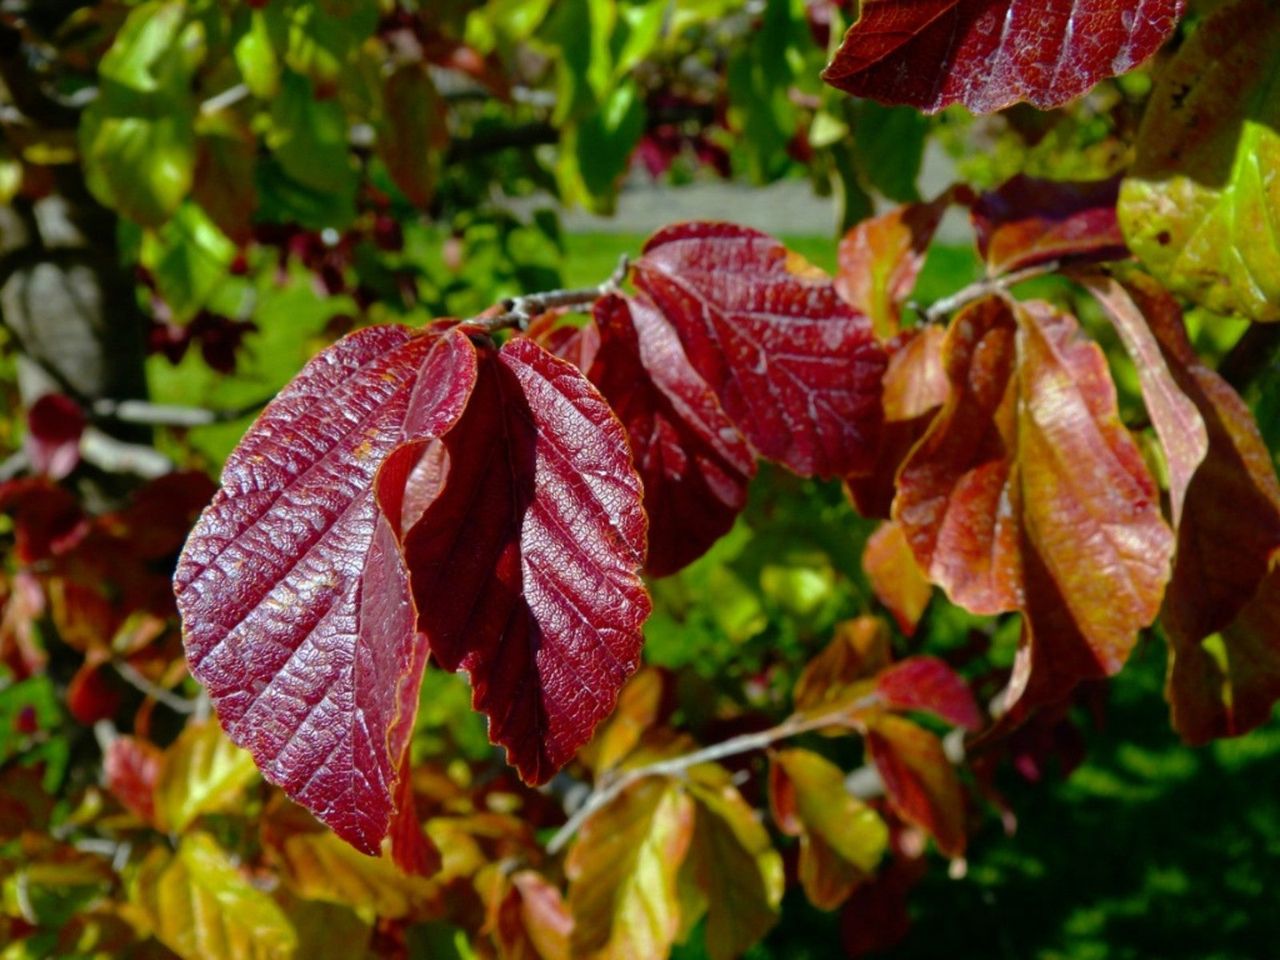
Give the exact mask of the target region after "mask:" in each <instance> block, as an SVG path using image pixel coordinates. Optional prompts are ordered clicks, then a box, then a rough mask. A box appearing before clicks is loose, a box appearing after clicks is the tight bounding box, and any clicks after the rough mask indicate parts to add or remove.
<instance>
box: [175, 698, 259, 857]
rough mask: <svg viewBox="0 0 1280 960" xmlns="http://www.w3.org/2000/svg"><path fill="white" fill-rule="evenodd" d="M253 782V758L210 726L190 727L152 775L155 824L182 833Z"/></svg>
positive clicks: (255, 772)
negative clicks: (154, 790)
mask: <svg viewBox="0 0 1280 960" xmlns="http://www.w3.org/2000/svg"><path fill="white" fill-rule="evenodd" d="M256 776H257V770H256V768H255V767H254V764H253V757H251V756H250V755H249V754H248V753H247V752H245V751H244V750H241V749H240V748H239V747H237V746H236V745H235V744H233V743H232V742H231V741H230V740H228V739H227V738H226V736H225V735H224V734H223V732H222V729H221V728H220V727H219V726H218V724H217V722H216V721H214V720H206V721H205V722H204V723H193V724H190V725H188V726H187V727H186V728H185V729H183V731H182V733H181V734H180V735H179V737H178V739H177V740H175V741H174V742H173V744H172V745H171V746H169V748H168V749H167V750H165V752H164V756H163V758H162V759H161V761H160V767H159V769H158V770H157V771H156V781H155V788H156V793H155V812H156V823H157V825H158V826H159V827H160V829H162V830H167V831H168V832H170V833H181V832H182V831H183V830H185V829H186V828H187V827H188V826H189V825H190V824H191V822H192V821H193V820H195V819H196V817H198V816H200V815H201V814H202V813H208V812H210V811H214V810H223V809H226V808H227V807H228V806H229V805H230V804H232V803H234V802H235V801H236V800H237V799H238V798H239V794H240V792H241V791H242V790H243V789H244V788H245V787H246V786H247V785H248V784H249V783H250V782H252V781H253V779H254V777H256Z"/></svg>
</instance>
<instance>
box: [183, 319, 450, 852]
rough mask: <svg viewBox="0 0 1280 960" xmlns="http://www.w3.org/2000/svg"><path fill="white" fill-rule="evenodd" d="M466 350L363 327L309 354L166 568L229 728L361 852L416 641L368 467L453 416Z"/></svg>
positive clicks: (378, 816)
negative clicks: (171, 568)
mask: <svg viewBox="0 0 1280 960" xmlns="http://www.w3.org/2000/svg"><path fill="white" fill-rule="evenodd" d="M437 345H438V349H433V348H436V347H437ZM474 357H475V354H474V348H473V347H472V346H471V343H470V341H468V340H467V339H466V338H465V337H463V336H461V335H460V334H456V335H446V336H444V337H441V338H439V339H437V338H436V337H434V336H433V335H426V336H422V335H417V336H415V335H413V334H412V333H411V332H410V331H408V330H407V329H405V328H401V327H374V328H370V329H366V330H362V331H360V332H359V333H356V334H353V335H352V336H350V337H348V338H347V339H345V340H343V341H341V342H339V343H338V344H336V345H334V346H333V347H331V348H329V349H328V350H327V351H325V352H324V353H322V354H321V355H320V356H318V357H317V358H316V359H314V360H312V361H311V363H309V364H308V365H307V367H306V368H305V369H304V370H303V371H302V373H301V374H300V375H299V376H298V378H297V379H295V380H294V381H293V383H292V384H291V385H290V386H289V387H287V388H286V389H285V390H284V391H283V392H282V393H281V394H280V395H279V396H278V397H277V398H276V399H275V400H274V401H273V402H272V403H271V404H270V405H269V406H268V407H267V409H266V410H265V411H264V412H263V414H262V416H261V417H259V419H258V421H257V423H255V424H254V426H253V427H252V428H251V429H250V430H249V432H248V433H247V434H246V435H245V438H244V439H243V440H242V441H241V443H240V445H239V446H238V447H237V448H236V450H235V452H234V453H233V454H232V455H231V457H230V458H228V460H227V464H226V467H225V469H224V471H223V475H222V489H221V490H220V491H219V493H218V495H217V496H216V497H215V499H214V502H213V504H212V505H211V506H210V507H209V508H208V509H207V510H206V511H205V513H204V515H203V516H202V517H201V519H200V522H199V523H198V524H197V525H196V529H195V531H194V532H193V533H192V535H191V538H190V539H189V540H188V541H187V546H186V548H185V550H184V551H183V555H182V558H181V560H180V562H179V564H178V570H177V574H176V576H175V587H176V591H177V597H178V606H179V609H180V610H181V611H182V615H183V627H184V633H185V641H186V649H187V657H188V662H189V664H190V666H191V670H192V673H193V674H194V675H195V676H196V677H197V679H199V680H200V681H201V682H202V683H204V684H205V686H206V687H207V688H208V690H209V693H210V695H211V696H212V698H213V702H214V706H215V708H216V709H217V712H218V718H219V720H220V721H221V722H222V725H223V727H224V729H226V731H227V733H228V735H229V736H230V737H231V740H232V741H233V742H234V743H237V744H239V745H240V746H243V747H245V748H246V749H248V750H249V752H250V753H252V754H253V756H254V760H255V761H256V762H257V764H258V766H259V768H260V769H261V770H262V772H263V775H264V776H265V777H266V778H267V779H268V780H270V781H272V782H273V783H278V784H280V785H281V786H283V787H284V788H285V791H286V793H288V794H289V795H290V796H291V797H292V798H293V799H295V800H297V801H298V802H299V803H302V804H303V805H304V806H306V807H308V809H310V810H312V811H313V812H314V813H315V814H316V815H317V816H318V817H320V818H321V819H322V820H323V821H324V822H325V823H327V824H329V825H330V826H331V827H333V828H334V829H335V830H336V831H337V832H338V833H339V834H340V835H341V836H342V837H344V838H345V839H347V840H348V841H349V842H351V843H352V844H354V845H355V846H357V847H358V848H359V849H361V850H363V851H364V852H366V853H370V854H372V853H376V852H377V850H378V847H379V843H380V841H381V839H382V837H383V836H384V835H385V834H386V832H387V828H388V825H389V823H390V819H391V815H392V812H393V809H394V805H393V798H392V790H393V787H394V785H395V782H396V778H397V775H398V771H399V763H400V758H401V753H402V751H403V749H404V744H405V743H406V742H407V738H408V733H409V731H410V730H411V729H412V725H413V712H412V707H414V706H416V704H417V689H418V684H419V683H420V682H421V671H422V665H423V662H424V658H425V656H426V651H425V649H424V648H423V647H422V644H421V643H419V642H417V638H416V634H415V629H414V623H413V613H414V611H413V604H412V601H411V598H410V594H409V585H408V576H407V573H406V572H405V569H404V566H403V562H402V560H401V556H400V550H399V547H398V545H397V544H396V541H395V534H394V531H393V530H392V528H391V526H390V524H389V523H388V522H387V520H386V519H385V518H384V517H381V516H380V515H379V513H378V511H377V508H376V505H375V503H374V492H373V482H374V477H375V474H376V472H377V470H378V469H379V467H380V466H381V465H382V461H383V459H384V458H385V457H386V456H387V454H388V453H390V451H391V450H392V449H394V448H395V447H396V446H398V445H399V444H400V443H402V442H403V441H404V440H405V439H407V438H423V437H432V436H438V435H439V434H441V433H443V432H444V431H445V430H446V429H447V428H448V427H450V426H451V425H452V424H453V423H454V422H455V421H456V420H457V418H458V416H459V415H460V413H461V408H462V405H463V404H464V403H465V402H466V399H467V396H468V394H469V391H470V385H471V383H472V382H473V381H474V378H475V369H476V368H475V359H474ZM406 704H409V705H411V706H410V708H409V709H406Z"/></svg>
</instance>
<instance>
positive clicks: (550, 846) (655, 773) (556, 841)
mask: <svg viewBox="0 0 1280 960" xmlns="http://www.w3.org/2000/svg"><path fill="white" fill-rule="evenodd" d="M879 702H880V697H879V695H878V694H874V693H873V694H869V695H868V696H865V697H862V698H861V699H859V700H855V701H854V702H853V703H847V704H844V705H843V706H842V707H840V709H839V710H835V711H832V712H831V713H824V714H823V715H822V716H819V717H803V716H800V715H799V714H796V715H793V716H790V717H788V718H787V719H786V720H784V721H782V723H780V724H778V725H777V726H775V727H770V728H769V729H768V730H761V731H759V732H757V733H744V734H742V735H741V736H737V737H730V738H729V739H728V740H723V741H721V742H720V743H714V744H712V745H711V746H709V747H703V748H702V749H701V750H694V751H693V752H692V753H686V754H683V755H681V756H678V757H671V758H669V759H667V760H659V761H657V762H656V763H650V764H646V765H645V766H643V767H636V768H634V769H632V770H626V771H623V772H622V773H620V774H619V775H617V776H616V777H611V778H609V779H604V780H602V781H601V782H600V783H598V784H597V785H596V788H595V790H593V791H592V792H591V795H590V796H588V797H587V801H586V802H585V803H584V804H583V805H582V806H581V807H579V808H578V809H577V810H576V811H574V813H573V815H572V816H571V817H569V819H568V820H567V821H565V824H564V826H562V827H561V828H560V829H559V830H557V831H556V834H555V836H553V837H552V838H551V840H550V841H549V842H548V843H547V853H549V854H551V855H553V856H554V855H555V854H557V853H559V852H560V850H562V849H563V848H564V846H565V844H567V843H568V842H569V840H570V839H572V838H573V835H574V834H576V833H577V832H578V830H579V829H580V828H581V827H582V824H583V823H585V822H586V821H587V819H588V818H589V817H590V816H591V815H592V814H593V813H595V812H596V811H597V810H599V809H601V808H602V807H606V806H608V805H609V804H610V803H612V802H613V800H614V799H615V798H616V797H617V796H618V795H619V794H620V793H622V792H623V791H624V790H626V789H627V788H628V787H630V786H631V785H632V784H634V783H638V782H639V781H641V780H644V779H646V778H648V777H674V776H679V775H680V774H682V773H684V772H685V771H686V770H689V769H690V768H691V767H696V766H698V765H699V764H703V763H711V762H712V761H714V760H723V759H724V758H726V757H735V756H738V755H739V754H742V753H751V752H752V751H755V750H763V749H764V748H765V747H768V746H770V745H771V744H774V743H776V742H778V741H779V740H786V739H789V738H790V737H795V736H798V735H800V734H802V733H808V732H810V731H812V730H821V729H822V728H824V727H834V726H841V725H848V723H849V716H850V714H853V713H856V712H858V711H859V710H863V709H865V708H867V707H871V706H874V705H875V704H877V703H879Z"/></svg>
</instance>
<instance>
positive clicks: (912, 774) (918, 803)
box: [866, 714, 967, 857]
mask: <svg viewBox="0 0 1280 960" xmlns="http://www.w3.org/2000/svg"><path fill="white" fill-rule="evenodd" d="M866 742H867V752H868V753H869V754H870V756H871V759H872V761H873V762H874V763H875V765H876V770H878V771H879V773H880V779H881V780H883V781H884V789H885V795H886V796H887V797H888V798H889V803H890V805H891V806H892V807H893V809H894V811H895V812H896V813H897V814H898V816H900V817H902V819H904V820H906V821H908V822H909V823H914V824H915V825H916V826H918V827H919V828H920V829H922V830H924V831H925V832H926V833H928V834H929V835H930V836H931V837H933V839H934V840H935V841H936V842H937V844H938V849H939V850H941V851H942V852H943V853H944V854H946V855H947V856H948V857H958V856H961V855H963V854H964V848H965V843H966V839H967V838H966V835H965V798H964V789H963V787H962V786H961V785H960V778H959V777H958V776H957V775H956V771H955V767H953V766H952V765H951V761H950V760H948V759H947V754H946V751H945V750H943V748H942V741H941V740H939V739H938V738H937V736H935V735H934V734H932V733H930V732H929V731H928V730H926V729H924V727H921V726H918V725H916V724H914V723H912V722H911V721H910V720H904V719H903V718H902V717H896V716H894V715H893V714H880V715H878V716H876V717H873V718H871V719H870V720H868V722H867V732H866Z"/></svg>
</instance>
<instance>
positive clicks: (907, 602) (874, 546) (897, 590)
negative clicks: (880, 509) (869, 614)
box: [862, 520, 933, 637]
mask: <svg viewBox="0 0 1280 960" xmlns="http://www.w3.org/2000/svg"><path fill="white" fill-rule="evenodd" d="M862 571H863V573H865V574H866V575H867V580H868V582H869V583H870V584H871V589H872V591H873V592H874V593H875V595H876V598H877V599H878V600H879V601H880V602H881V603H883V604H884V605H885V606H886V607H888V609H889V612H890V613H892V614H893V619H894V620H896V621H897V622H898V628H899V629H900V630H901V631H902V632H903V633H905V634H906V635H907V636H908V637H910V636H912V635H913V634H915V632H916V624H918V623H919V622H920V617H921V616H923V615H924V608H925V607H926V606H928V605H929V597H930V596H932V594H933V585H932V584H931V583H929V581H928V579H927V578H926V577H925V575H924V573H922V572H921V570H920V565H919V564H918V563H916V556H915V554H914V553H912V552H911V547H910V546H909V545H908V544H907V540H906V537H904V536H903V534H902V527H900V526H899V525H898V524H896V523H894V522H893V521H892V520H887V521H885V522H884V523H882V524H880V526H879V527H878V528H877V529H876V532H875V533H873V534H872V535H871V536H870V537H868V538H867V545H866V547H865V548H863V551H862Z"/></svg>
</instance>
